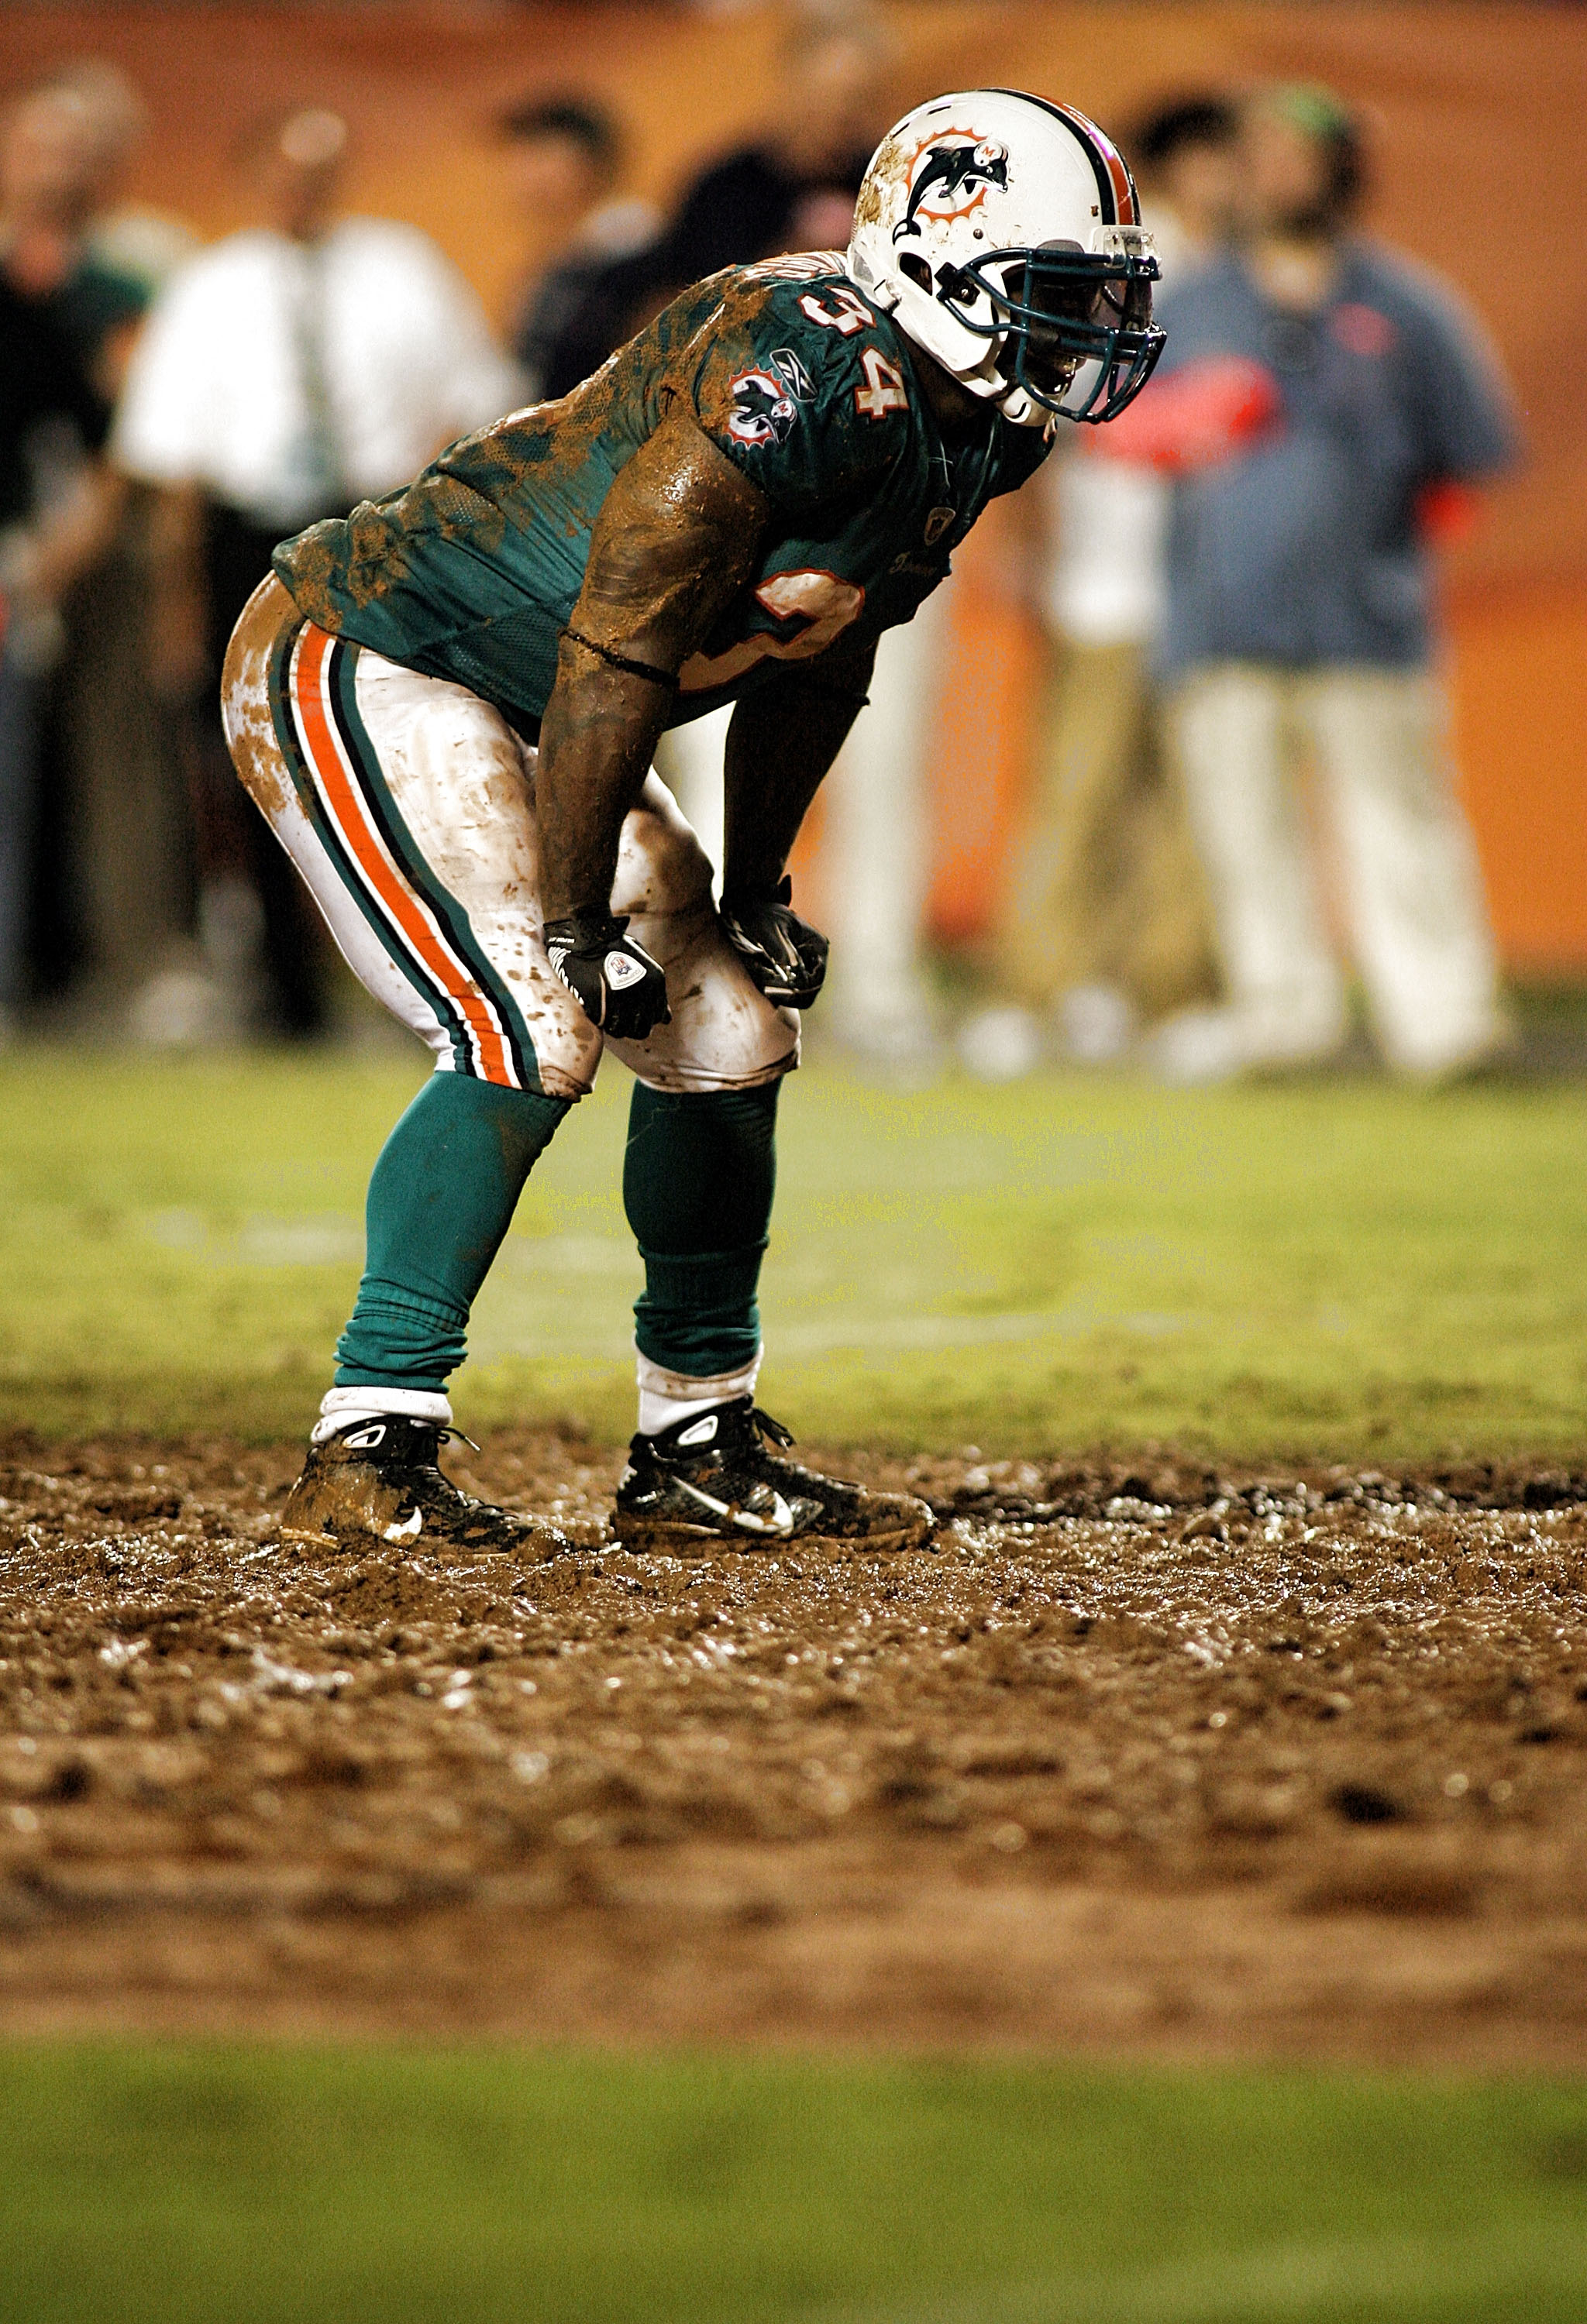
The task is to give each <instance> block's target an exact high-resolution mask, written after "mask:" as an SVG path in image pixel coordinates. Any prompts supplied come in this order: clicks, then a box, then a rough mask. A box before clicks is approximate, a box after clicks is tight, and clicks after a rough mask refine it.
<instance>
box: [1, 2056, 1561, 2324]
mask: <svg viewBox="0 0 1587 2324" xmlns="http://www.w3.org/2000/svg"><path fill="white" fill-rule="evenodd" d="M0 2140H3V2142H4V2147H5V2154H6V2167H5V2172H4V2173H0V2319H5V2324H12V2319H16V2324H24V2319H25V2324H87V2319H93V2324H147V2319H156V2318H157V2319H160V2324H213V2319H220V2318H224V2319H226V2324H288V2319H291V2324H343V2319H347V2320H348V2324H351V2319H355V2318H360V2319H361V2318H366V2317H380V2318H383V2319H392V2324H443V2319H445V2324H451V2319H457V2318H458V2317H466V2318H467V2319H470V2324H509V2319H511V2324H520V2319H524V2324H530V2320H531V2319H532V2324H574V2319H577V2324H673V2320H674V2319H676V2324H717V2319H723V2324H725V2319H734V2324H761V2319H764V2324H773V2319H779V2320H780V2319H795V2318H798V2319H807V2324H1225V2319H1227V2324H1235V2320H1236V2319H1242V2320H1243V2324H1265V2319H1286V2324H1323V2319H1327V2324H1402V2319H1403V2324H1411V2319H1417V2324H1499V2319H1507V2324H1508V2319H1514V2324H1522V2319H1525V2324H1568V2320H1569V2324H1574V2319H1579V2318H1580V2317H1581V2316H1582V2313H1583V2311H1584V2308H1587V2098H1584V2097H1583V2094H1582V2090H1581V2089H1580V2087H1567V2086H1565V2085H1563V2084H1553V2083H1545V2082H1522V2081H1511V2082H1509V2083H1506V2084H1496V2083H1482V2082H1466V2081H1451V2082H1448V2083H1438V2082H1422V2083H1410V2082H1407V2081H1404V2080H1394V2081H1390V2080H1386V2079H1378V2078H1374V2077H1370V2076H1359V2077H1354V2078H1348V2079H1347V2078H1344V2077H1339V2076H1331V2075H1323V2074H1302V2073H1287V2074H1274V2073H1255V2072H1247V2073H1231V2072H1217V2073H1199V2074H1195V2075H1190V2074H1183V2073H1179V2074H1174V2073H1167V2072H1163V2071H1144V2072H1140V2071H1138V2072H1136V2073H1134V2074H1132V2075H1130V2076H1129V2077H1128V2078H1126V2077H1123V2076H1121V2075H1117V2074H1110V2073H1103V2072H1096V2071H1090V2070H1057V2069H1054V2068H1050V2067H1045V2066H1040V2065H1029V2064H1019V2063H1007V2064H1002V2065H984V2064H983V2065H963V2064H947V2063H942V2062H929V2061H923V2062H916V2063H909V2062H885V2061H871V2062H863V2063H858V2062H854V2061H847V2062H844V2063H843V2064H841V2065H840V2064H837V2063H834V2062H827V2063H820V2062H812V2061H807V2060H804V2059H801V2058H798V2057H777V2056H772V2057H764V2058H761V2059H756V2060H743V2059H738V2060H734V2059H720V2058H716V2059H706V2058H701V2057H697V2056H687V2055H686V2056H681V2057H668V2056H660V2057H650V2058H645V2059H634V2058H622V2057H616V2058H614V2057H599V2056H595V2057H574V2056H568V2055H566V2054H559V2053H556V2052H550V2053H547V2052H511V2051H510V2052H494V2053H483V2052H457V2051H450V2052H411V2051H395V2052H392V2051H382V2050H351V2051H348V2050H337V2051H317V2050H313V2049H288V2050H275V2051H267V2050H251V2049H227V2050H216V2049H211V2050H202V2051H196V2050H192V2049H186V2048H174V2049H171V2048H168V2049H163V2050H154V2049H150V2048H137V2049H129V2050H106V2049H102V2048H94V2049H68V2050H64V2051H60V2050H57V2051H44V2050H38V2049H33V2050H28V2049H23V2050H20V2051H12V2052H8V2053H6V2054H5V2057H4V2059H3V2060H0Z"/></svg>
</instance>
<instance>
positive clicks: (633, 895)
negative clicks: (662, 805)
mask: <svg viewBox="0 0 1587 2324" xmlns="http://www.w3.org/2000/svg"><path fill="white" fill-rule="evenodd" d="M710 894H711V859H710V857H709V856H708V855H707V854H706V851H705V849H704V848H703V847H702V846H701V845H700V843H699V841H698V840H697V838H696V837H695V835H694V833H693V832H692V831H691V830H690V829H689V826H688V825H687V823H685V822H684V820H683V818H682V816H678V817H677V818H676V819H674V818H673V817H671V816H661V815H657V814H653V813H652V812H651V811H650V808H649V807H636V808H635V809H634V811H633V813H632V815H631V816H629V817H628V820H627V821H626V823H625V824H624V825H623V844H622V847H621V849H620V851H619V853H618V858H617V877H616V879H615V881H614V883H613V888H612V909H613V910H614V912H629V913H632V914H634V915H635V916H637V917H640V918H649V917H650V916H652V915H657V916H661V915H669V914H671V913H674V912H687V911H693V910H694V909H695V908H697V906H699V905H700V904H703V903H706V902H707V901H708V900H709V898H710Z"/></svg>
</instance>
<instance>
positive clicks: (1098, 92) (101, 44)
mask: <svg viewBox="0 0 1587 2324" xmlns="http://www.w3.org/2000/svg"><path fill="white" fill-rule="evenodd" d="M889 15H890V21H891V22H892V23H894V24H895V25H896V28H897V32H898V41H899V47H898V57H897V62H896V69H895V70H894V73H893V76H892V78H893V88H892V89H891V91H890V104H891V105H892V106H896V108H897V109H900V110H901V109H902V107H903V106H905V105H906V104H909V103H912V102H913V101H914V100H915V99H916V98H918V97H922V96H925V95H927V94H928V93H930V91H931V90H932V89H934V88H948V87H952V86H955V84H956V85H958V86H964V84H965V83H967V82H972V83H973V82H983V83H984V82H994V83H996V82H1001V83H1003V84H1005V85H1008V84H1013V85H1015V86H1020V85H1023V86H1027V87H1032V86H1033V87H1036V88H1046V89H1049V90H1052V91H1054V92H1056V93H1061V94H1062V95H1064V96H1065V97H1067V98H1069V99H1071V100H1072V101H1074V102H1075V103H1077V104H1079V105H1081V106H1084V108H1085V109H1086V110H1087V111H1089V112H1091V113H1093V114H1094V115H1096V116H1097V118H1099V119H1100V120H1103V121H1104V122H1107V123H1110V124H1117V123H1121V122H1126V123H1127V122H1128V120H1129V119H1130V116H1131V115H1133V114H1134V113H1135V111H1136V110H1137V109H1138V108H1139V107H1140V106H1141V105H1142V104H1143V103H1144V102H1145V101H1147V100H1148V99H1149V98H1152V97H1156V96H1158V94H1160V93H1162V92H1164V91H1166V90H1172V89H1175V88H1184V87H1187V86H1204V85H1205V84H1206V83H1208V82H1218V83H1233V84H1236V85H1240V84H1249V83H1250V82H1252V81H1256V80H1259V79H1263V78H1269V77H1271V76H1273V75H1275V74H1283V75H1286V76H1290V75H1305V76H1306V77H1309V78H1321V79H1325V80H1327V81H1329V82H1331V83H1332V84H1333V86H1334V87H1335V88H1339V89H1340V90H1341V91H1342V93H1343V94H1344V95H1345V96H1346V97H1349V98H1351V99H1352V101H1354V102H1356V103H1358V104H1360V105H1362V106H1365V107H1366V108H1367V109H1368V112H1369V115H1370V118H1371V120H1372V122H1373V124H1374V126H1375V131H1376V145H1377V152H1378V179H1379V200H1378V204H1377V216H1376V217H1375V220H1374V225H1375V226H1376V227H1377V228H1378V229H1379V230H1380V231H1381V232H1382V233H1383V234H1384V235H1386V237H1387V238H1389V239H1390V240H1391V241H1393V242H1395V243H1397V244H1399V245H1400V246H1401V247H1403V248H1405V249H1407V250H1409V251H1411V252H1413V253H1415V254H1417V255H1419V256H1420V257H1422V258H1424V259H1426V261H1428V262H1429V263H1432V264H1434V265H1436V266H1438V267H1439V268H1441V269H1442V270H1443V271H1444V272H1445V273H1447V274H1449V275H1451V276H1452V277H1453V279H1454V281H1456V282H1457V283H1458V284H1459V286H1460V287H1461V289H1462V291H1464V292H1465V293H1466V294H1467V296H1468V297H1470V298H1471V299H1472V300H1474V301H1475V302H1476V303H1477V305H1478V307H1479V308H1480V309H1481V311H1482V312H1483V314H1484V315H1485V316H1486V317H1487V319H1488V321H1489V324H1490V327H1491V328H1492V329H1493V331H1494V333H1495V336H1496V337H1497V339H1498V341H1499V346H1500V349H1501V351H1502V354H1503V355H1504V358H1505V361H1506V363H1507V364H1508V366H1509V370H1510V373H1511V374H1512V376H1513V377H1514V379H1515V380H1516V383H1517V387H1518V400H1519V402H1520V405H1521V409H1522V412H1523V415H1524V420H1525V424H1526V428H1527V438H1528V447H1529V458H1528V464H1527V470H1526V472H1525V474H1524V475H1520V476H1518V478H1516V479H1515V480H1514V481H1512V482H1509V483H1507V484H1505V485H1503V486H1502V487H1501V488H1499V489H1498V490H1497V491H1495V492H1494V493H1492V495H1491V496H1490V506H1489V511H1488V514H1487V517H1486V520H1485V521H1484V522H1483V524H1482V525H1481V527H1480V529H1479V530H1478V532H1477V534H1476V536H1475V537H1474V539H1472V541H1471V542H1470V543H1469V544H1468V545H1466V546H1465V547H1464V548H1462V549H1461V550H1460V551H1459V553H1458V554H1457V555H1456V556H1455V557H1454V558H1453V559H1452V562H1451V567H1450V571H1449V576H1448V585H1449V604H1450V614H1451V635H1452V641H1453V675H1454V685H1455V695H1456V700H1457V705H1458V731H1459V734H1460V737H1461V742H1462V753H1463V759H1464V774H1465V783H1466V789H1467V794H1468V797H1469V798H1470V802H1471V806H1472V815H1473V817H1474V820H1475V823H1476V826H1477V830H1478V834H1479V837H1480V840H1481V847H1482V854H1483V862H1484V866H1485V869H1486V872H1487V876H1488V881H1489V885H1490V892H1491V894H1492V898H1493V903H1494V910H1495V915H1496V918H1497V922H1498V926H1499V933H1500V938H1501V942H1502V944H1503V945H1504V948H1505V952H1506V954H1507V957H1508V958H1509V960H1510V961H1511V962H1512V963H1513V964H1516V965H1517V966H1520V967H1525V968H1527V969H1530V970H1532V971H1535V972H1540V973H1572V972H1577V971H1587V829H1584V825H1587V816H1584V815H1583V805H1584V804H1587V768H1584V767H1583V763H1582V732H1583V725H1582V713H1583V710H1584V709H1587V173H1584V172H1583V171H1582V168H1581V154H1582V134H1581V126H1580V124H1581V122H1582V119H1583V117H1587V12H1582V11H1576V10H1573V9H1565V8H1556V7H1549V6H1537V5H1509V4H1508V0H1493V5H1486V0H1404V4H1403V5H1391V6H1376V7H1372V6H1357V5H1349V0H1335V4H1334V5H1329V6H1328V7H1326V8H1323V7H1316V6H1305V7H1301V6H1293V5H1262V0H1246V5H1206V0H1198V4H1197V5H1151V0H1138V4H1137V5H1130V6H1128V7H1126V6H1122V5H1109V6H1102V5H1094V0H959V4H958V5H942V0H899V5H895V6H893V7H891V8H890V10H889ZM776 42H777V21H776V19H775V18H774V17H773V16H772V15H771V14H769V13H768V12H767V11H764V10H759V9H750V10H747V11H739V12H737V13H730V14H724V15H723V16H721V17H715V18H714V17H706V16H703V15H701V14H697V13H694V12H692V11H690V12H687V13H686V12H684V11H681V10H676V9H670V8H666V7H654V8H644V7H628V8H623V7H612V6H595V7H580V6H575V5H566V6H562V7H559V8H550V7H539V6H533V5H509V0H456V5H446V0H398V5H378V0H361V5H349V6H345V7H336V6H328V7H311V6H302V5H298V6H271V5H260V6H254V7H234V6H227V5H201V6H191V7H189V6H184V5H180V0H176V5H158V6H152V5H144V6H121V7H107V6H98V7H95V6H77V7H72V6H61V7H25V8H11V9H5V10H3V11H0V85H5V86H12V87H14V86H17V85H20V84H21V83H23V82H25V81H26V80H27V79H29V78H32V76H33V75H34V74H36V73H38V72H40V71H42V70H43V69H45V68H47V67H48V66H49V65H50V64H51V63H53V62H57V61H60V60H65V59H68V58H72V57H80V56H83V55H89V54H99V55H105V56H109V57H112V58H115V60H117V61H118V62H120V63H122V64H123V65H125V67H126V69H128V70H129V71H130V72H131V73H132V74H133V75H134V78H136V80H137V81H138V83H139V85H140V87H141V88H143V92H144V95H145V97H147V99H148V101H149V104H150V106H151V110H152V115H153V116H154V132H153V134H152V137H151V138H150V140H149V142H148V144H147V146H146V148H145V150H144V152H143V156H142V159H141V161H140V164H139V172H138V180H137V184H136V186H135V188H134V192H135V193H136V194H137V195H138V196H139V197H140V198H143V199H144V200H147V201H150V202H152V203H154V204H157V205H159V206H161V207H164V208H169V209H171V210H172V211H175V212H177V213H179V214H180V215H182V216H184V217H189V218H190V219H191V220H192V221H193V222H194V223H195V224H196V225H198V226H199V227H200V229H201V230H202V231H204V232H205V233H207V234H216V233H220V232H222V231H225V230H226V229H227V228H229V227H232V226H237V225H240V224H242V223H244V222H245V219H246V217H247V216H248V207H247V194H246V189H245V188H244V187H243V186H242V185H241V184H240V183H239V181H238V180H237V178H236V175H235V171H234V169H233V166H232V159H231V157H232V154H233V152H234V151H235V144H236V141H237V137H238V133H239V132H240V131H241V130H242V129H243V128H245V126H246V125H247V124H249V123H250V122H251V121H253V120H254V119H257V118H258V117H259V115H262V114H263V112H265V111H266V110H267V109H268V108H270V107H271V106H275V105H279V104H281V103H283V102H296V101H300V100H302V99H306V98H309V97H320V98H324V99H326V100H328V101H329V102H332V103H335V104H337V105H339V106H342V107H343V108H344V109H345V110H346V112H347V114H348V115H349V116H350V118H351V119H352V120H353V122H354V124H355V130H356V132H357V135H358V139H359V147H360V152H359V161H358V172H357V183H356V185H355V189H354V193H355V201H356V204H357V206H358V207H360V208H365V209H369V210H373V211H375V212H380V213H384V214H387V215H391V216H393V217H409V218H411V219H413V220H415V221H416V222H417V223H418V224H420V225H421V226H425V227H427V228H428V229H429V232H431V233H432V234H434V235H436V237H437V238H438V241H439V242H440V243H441V244H442V245H443V246H444V247H445V248H446V249H447V250H448V251H449V252H450V253H451V254H452V255H453V257H454V258H456V259H457V262H458V263H459V264H460V265H461V266H463V267H464V269H465V270H466V272H468V274H469V275H470V276H471V277H472V279H473V280H474V281H475V283H476V284H477V285H478V287H479V289H480V291H481V292H482V293H483V295H484V297H485V299H486V300H487V301H488V302H489V303H490V305H491V306H492V308H493V309H494V311H495V312H497V313H498V314H501V313H502V312H503V311H504V309H505V305H506V301H507V299H508V296H509V294H510V290H511V285H512V281H513V279H514V276H515V274H516V273H517V272H518V271H519V270H520V268H521V267H522V266H523V265H524V264H525V263H528V262H529V261H531V260H532V258H533V257H534V255H535V253H534V251H533V249H532V246H531V244H532V235H531V232H530V231H529V230H528V229H526V228H525V227H524V226H523V225H522V223H521V222H520V221H517V220H514V219H512V217H510V216H509V215H508V214H507V212H506V210H505V208H504V203H503V187H502V182H501V178H500V169H499V161H498V159H497V156H496V154H495V152H494V150H493V148H492V146H491V144H490V142H489V138H488V134H487V132H488V124H489V122H490V119H491V116H492V114H493V111H494V109H495V108H496V107H498V106H500V105H501V104H502V103H503V101H504V100H505V99H506V98H508V97H514V96H518V95H520V94H521V93H524V92H526V91H529V90H531V89H536V88H540V89H550V88H558V89H560V88H570V87H577V88H586V89H589V90H592V91H595V92H598V93H600V94H602V95H604V97H606V98H607V99H608V100H609V101H610V102H611V103H612V104H613V105H614V106H615V107H616V108H617V109H618V110H619V111H620V112H621V113H622V114H623V116H624V117H625V118H626V120H627V121H628V123H629V124H630V127H631V130H632V178H633V181H634V183H635V185H636V187H638V188H639V189H642V190H645V191H647V192H650V193H652V194H654V195H656V196H658V197H660V198H664V197H665V196H666V194H667V193H668V192H669V190H670V189H671V188H672V187H674V186H675V185H676V184H677V183H678V181H679V180H680V179H681V178H682V177H684V176H685V175H687V171H689V170H690V169H691V168H692V167H693V165H694V164H695V163H696V162H697V161H698V160H699V159H700V158H701V157H702V156H703V155H704V154H705V153H706V152H709V151H711V150H712V149H713V148H715V147H717V146H719V145H721V144H722V143H724V141H726V140H728V139H730V138H732V137H734V135H736V134H739V133H740V132H742V131H743V130H744V129H745V128H747V127H748V126H750V125H751V124H753V123H754V122H756V121H757V120H758V119H760V118H761V116H762V115H763V114H764V113H765V111H766V110H768V109H769V108H770V106H772V105H773V104H774V103H775V100H776ZM1033 652H1034V647H1033V641H1031V640H1030V639H1029V637H1028V636H1027V635H1025V634H1024V633H1023V632H1020V630H1019V628H1018V626H1017V625H1016V626H1015V627H1013V628H1010V625H1009V617H1008V615H1007V613H1005V612H1003V611H1001V610H1000V608H999V606H998V605H997V604H995V603H994V602H992V600H991V599H990V597H985V596H978V595H977V593H976V592H975V591H974V590H973V588H971V589H967V590H966V591H965V592H964V605H963V611H962V615H961V619H960V624H959V636H958V640H957V644H956V647H955V673H954V675H955V684H954V686H953V687H952V688H951V689H950V701H951V702H952V704H953V707H952V708H951V710H950V711H949V712H947V713H946V714H945V729H944V737H943V739H944V746H945V752H944V760H945V762H944V765H943V767H942V769H941V771H940V788H941V797H942V812H941V816H940V817H939V828H940V834H941V844H940V847H939V873H938V880H937V891H936V897H935V908H936V911H937V918H938V921H939V924H940V925H941V926H942V927H943V929H944V932H945V933H949V932H955V933H957V934H960V935H962V936H973V934H974V933H975V932H976V930H977V929H978V928H979V927H981V926H982V925H983V923H984V919H985V916H986V912H987V909H988V905H989V901H990V894H991V883H992V881H993V880H994V879H995V874H996V865H997V862H998V851H999V846H1000V844H1001V835H1002V832H1003V829H1004V827H1005V818H1006V815H1007V811H1008V805H1009V802H1010V799H1011V798H1012V797H1013V796H1014V795H1015V794H1016V793H1017V791H1018V788H1019V785H1020V780H1021V779H1022V770H1023V756H1022V754H1023V747H1024V731H1025V717H1026V703H1025V694H1026V692H1027V691H1028V684H1029V671H1030V668H1031V664H1032V658H1033Z"/></svg>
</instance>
